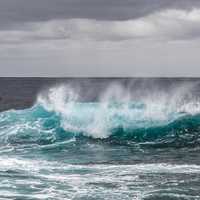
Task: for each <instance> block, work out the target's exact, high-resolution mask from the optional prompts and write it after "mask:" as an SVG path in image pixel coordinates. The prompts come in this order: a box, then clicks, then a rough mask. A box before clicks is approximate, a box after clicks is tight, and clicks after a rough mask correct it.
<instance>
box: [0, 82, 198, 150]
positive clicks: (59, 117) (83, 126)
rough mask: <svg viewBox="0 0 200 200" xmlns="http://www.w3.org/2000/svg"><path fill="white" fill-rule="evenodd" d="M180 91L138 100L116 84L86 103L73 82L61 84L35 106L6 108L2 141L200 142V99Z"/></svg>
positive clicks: (1, 115) (0, 128) (1, 122)
mask: <svg viewBox="0 0 200 200" xmlns="http://www.w3.org/2000/svg"><path fill="white" fill-rule="evenodd" d="M184 88H186V87H184ZM177 91H178V92H177ZM177 91H173V93H174V94H176V95H174V96H173V95H172V94H168V95H169V96H170V98H169V96H167V95H166V94H162V95H161V94H157V95H155V94H151V95H149V96H146V97H145V98H144V97H143V98H135V99H134V98H133V97H132V96H131V95H130V93H127V92H126V91H125V88H123V87H122V86H119V85H118V86H116V85H115V86H111V87H109V89H107V90H106V91H105V92H104V94H102V95H101V96H100V97H99V100H98V101H96V102H84V101H81V99H80V97H79V96H78V93H77V92H76V91H75V90H74V89H72V88H71V87H70V86H66V85H65V86H57V87H54V88H51V89H49V90H48V91H46V92H45V94H44V93H41V94H40V95H39V96H38V99H37V102H36V103H35V105H34V106H33V107H32V108H29V109H25V110H18V111H17V110H9V111H6V112H2V113H0V142H1V145H3V144H5V145H7V144H11V145H17V144H23V145H24V144H39V145H46V144H52V143H55V142H62V141H67V140H70V139H73V138H79V139H80V138H83V137H86V138H88V139H97V140H99V139H101V140H103V141H108V142H115V143H118V144H121V143H123V142H125V143H126V144H130V143H137V144H138V143H140V144H148V145H151V144H153V145H162V146H163V145H167V146H181V147H185V146H196V145H199V144H200V102H199V101H198V100H197V99H196V100H195V101H194V99H193V98H189V99H186V98H185V97H186V94H187V95H188V90H181V88H180V87H179V88H177ZM180 91H181V92H180Z"/></svg>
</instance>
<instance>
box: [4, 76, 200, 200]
mask: <svg viewBox="0 0 200 200" xmlns="http://www.w3.org/2000/svg"><path fill="white" fill-rule="evenodd" d="M0 111H1V112H0V199H16V200H35V199H36V200H37V199H38V200H41V199H42V200H43V199H45V200H47V199H48V200H63V199H67V200H112V199H114V200H126V199H127V200H129V199H130V200H176V199H177V200H198V199H200V79H198V78H196V79H192V78H191V79H190V78H121V79H120V78H52V79H51V78H0Z"/></svg>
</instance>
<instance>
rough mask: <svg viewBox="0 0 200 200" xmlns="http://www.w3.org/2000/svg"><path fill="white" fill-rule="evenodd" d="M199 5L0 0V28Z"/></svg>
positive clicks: (146, 0)
mask: <svg viewBox="0 0 200 200" xmlns="http://www.w3.org/2000/svg"><path fill="white" fill-rule="evenodd" d="M199 6H200V2H199V0H34V1H33V0H14V1H13V0H0V29H5V28H7V29H8V28H13V26H14V27H15V28H16V27H19V23H24V22H39V21H46V20H52V19H69V18H89V19H97V20H127V19H135V18H138V17H143V16H145V15H148V14H151V13H153V12H155V11H159V10H162V9H167V8H179V9H191V8H193V7H199Z"/></svg>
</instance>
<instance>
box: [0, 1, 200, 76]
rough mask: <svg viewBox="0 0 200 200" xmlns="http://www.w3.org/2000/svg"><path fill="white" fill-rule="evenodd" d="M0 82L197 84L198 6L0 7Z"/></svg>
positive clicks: (73, 3)
mask: <svg viewBox="0 0 200 200" xmlns="http://www.w3.org/2000/svg"><path fill="white" fill-rule="evenodd" d="M0 76H45V77H48V76H56V77H57V76H62V77H138V76H140V77H160V76H162V77H180V76H181V77H183V76H187V77H191V76H195V77H199V76H200V0H0Z"/></svg>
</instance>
